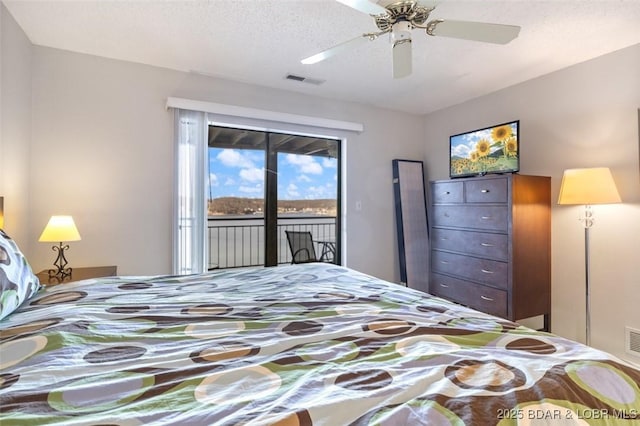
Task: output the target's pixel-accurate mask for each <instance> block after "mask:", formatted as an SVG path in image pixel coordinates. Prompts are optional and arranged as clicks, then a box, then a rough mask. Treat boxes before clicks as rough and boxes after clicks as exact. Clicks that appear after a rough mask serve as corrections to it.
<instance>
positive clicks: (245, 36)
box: [2, 0, 640, 114]
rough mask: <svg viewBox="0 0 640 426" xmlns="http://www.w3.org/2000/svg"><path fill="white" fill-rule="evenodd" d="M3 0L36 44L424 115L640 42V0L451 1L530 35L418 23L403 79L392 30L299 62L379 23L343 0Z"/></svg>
mask: <svg viewBox="0 0 640 426" xmlns="http://www.w3.org/2000/svg"><path fill="white" fill-rule="evenodd" d="M384 1H385V0H382V1H381V3H382V2H384ZM2 2H3V3H4V4H5V5H6V6H7V8H8V10H9V11H10V13H11V14H12V16H13V17H14V18H15V19H16V21H17V22H18V24H19V25H20V26H21V27H22V28H23V30H24V31H25V33H26V34H27V36H28V37H29V39H30V40H31V41H32V42H33V43H34V44H37V45H42V46H49V47H55V48H59V49H65V50H70V51H74V52H82V53H87V54H92V55H98V56H103V57H108V58H115V59H121V60H126V61H132V62H138V63H144V64H150V65H156V66H160V67H165V68H171V69H176V70H182V71H187V72H198V73H202V74H206V75H211V76H215V77H221V78H226V79H231V80H236V81H241V82H250V83H253V84H257V85H262V86H268V87H274V88H280V89H286V90H291V91H296V92H302V93H308V94H313V95H318V96H323V97H329V98H335V99H342V100H349V101H355V102H361V103H366V104H370V105H376V106H381V107H386V108H390V109H395V110H400V111H407V112H412V113H415V114H424V113H428V112H431V111H435V110H438V109H441V108H445V107H448V106H451V105H454V104H457V103H460V102H464V101H466V100H469V99H472V98H475V97H477V96H481V95H483V94H486V93H490V92H493V91H496V90H498V89H501V88H504V87H507V86H511V85H513V84H516V83H519V82H521V81H525V80H528V79H531V78H534V77H537V76H540V75H543V74H547V73H549V72H552V71H555V70H558V69H561V68H565V67H567V66H570V65H573V64H576V63H579V62H583V61H586V60H588V59H591V58H594V57H597V56H601V55H603V54H606V53H609V52H612V51H615V50H618V49H621V48H624V47H628V46H631V45H634V44H637V43H640V0H600V1H597V0H548V1H524V0H507V1H494V0H485V1H479V0H443V1H442V2H440V4H439V5H438V6H437V7H436V10H435V11H434V12H433V13H432V14H431V18H449V19H461V20H471V21H481V22H492V23H501V24H511V25H519V26H521V27H522V30H521V32H520V36H519V37H518V38H517V39H515V40H514V41H512V42H511V43H510V44H508V45H492V44H486V43H479V42H473V41H465V40H456V39H447V38H443V37H430V36H427V35H426V34H425V33H424V32H423V31H420V30H414V33H413V43H412V44H413V74H412V75H411V76H409V77H407V78H404V79H400V80H394V79H393V78H392V76H391V45H390V44H389V42H388V40H387V38H386V37H381V38H379V39H378V40H375V41H373V42H370V43H366V44H364V45H361V46H359V47H358V48H357V49H355V50H353V51H350V52H349V53H346V54H343V55H340V56H335V57H333V58H330V59H329V60H326V61H324V62H321V63H318V64H315V65H302V64H301V63H300V59H302V58H304V57H307V56H310V55H312V54H314V53H317V52H318V51H320V50H323V49H326V48H328V47H331V46H333V45H335V44H338V43H340V42H343V41H346V40H349V39H352V38H354V37H356V36H358V35H360V34H362V33H365V32H372V31H376V30H377V28H376V26H375V23H374V21H373V19H372V18H371V17H369V16H368V15H365V14H363V13H360V12H358V11H356V10H353V9H351V8H349V7H347V6H344V5H342V4H340V3H338V2H336V1H333V0H209V1H197V0H196V1H193V0H192V1H178V0H168V1H167V0H118V1H106V0H100V1H95V0H76V1H68V0H65V1H58V0H46V1H34V0H30V1H26V0H17V1H16V0H2ZM387 2H388V1H387ZM639 72H640V71H639ZM288 73H292V74H296V75H301V76H305V77H309V78H312V79H320V80H325V83H323V84H321V85H319V86H316V85H310V84H306V83H301V82H296V81H290V80H286V79H285V78H284V77H285V75H286V74H288Z"/></svg>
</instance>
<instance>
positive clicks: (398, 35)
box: [391, 21, 413, 45]
mask: <svg viewBox="0 0 640 426" xmlns="http://www.w3.org/2000/svg"><path fill="white" fill-rule="evenodd" d="M412 29H413V26H412V25H411V23H410V22H408V21H399V22H396V23H395V24H393V27H392V28H391V42H392V43H393V44H394V45H395V44H396V43H398V42H402V41H404V40H409V41H411V30H412Z"/></svg>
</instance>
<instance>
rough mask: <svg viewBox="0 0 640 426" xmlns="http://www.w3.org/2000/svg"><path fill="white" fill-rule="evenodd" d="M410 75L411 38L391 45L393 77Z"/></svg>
mask: <svg viewBox="0 0 640 426" xmlns="http://www.w3.org/2000/svg"><path fill="white" fill-rule="evenodd" d="M408 75H411V39H405V40H402V41H400V42H396V43H395V44H394V45H393V78H403V77H407V76H408Z"/></svg>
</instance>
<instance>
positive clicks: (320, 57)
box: [300, 35, 371, 65]
mask: <svg viewBox="0 0 640 426" xmlns="http://www.w3.org/2000/svg"><path fill="white" fill-rule="evenodd" d="M370 40H371V37H368V36H366V35H361V36H360V37H356V38H353V39H351V40H348V41H345V42H343V43H340V44H337V45H335V46H333V47H330V48H329V49H326V50H323V51H322V52H320V53H316V54H315V55H313V56H309V57H308V58H304V59H303V60H301V61H300V62H302V63H303V64H305V65H311V64H316V63H318V62H320V61H324V60H325V59H327V58H330V57H332V56H335V55H337V54H339V53H342V52H344V51H345V50H350V49H352V48H354V47H356V46H359V45H361V44H364V43H366V42H367V41H370Z"/></svg>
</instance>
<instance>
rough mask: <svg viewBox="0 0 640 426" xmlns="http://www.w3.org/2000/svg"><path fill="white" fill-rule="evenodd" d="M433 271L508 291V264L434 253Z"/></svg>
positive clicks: (432, 257) (441, 252)
mask: <svg viewBox="0 0 640 426" xmlns="http://www.w3.org/2000/svg"><path fill="white" fill-rule="evenodd" d="M431 270H432V271H434V272H444V273H446V274H451V275H455V276H458V277H460V278H466V279H468V280H472V281H476V282H480V283H484V284H490V285H492V286H494V287H499V288H504V289H507V287H508V273H509V266H508V264H507V263H506V262H499V261H497V260H489V259H481V258H478V257H472V256H465V255H462V254H454V253H447V252H444V251H437V250H434V251H432V255H431Z"/></svg>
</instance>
